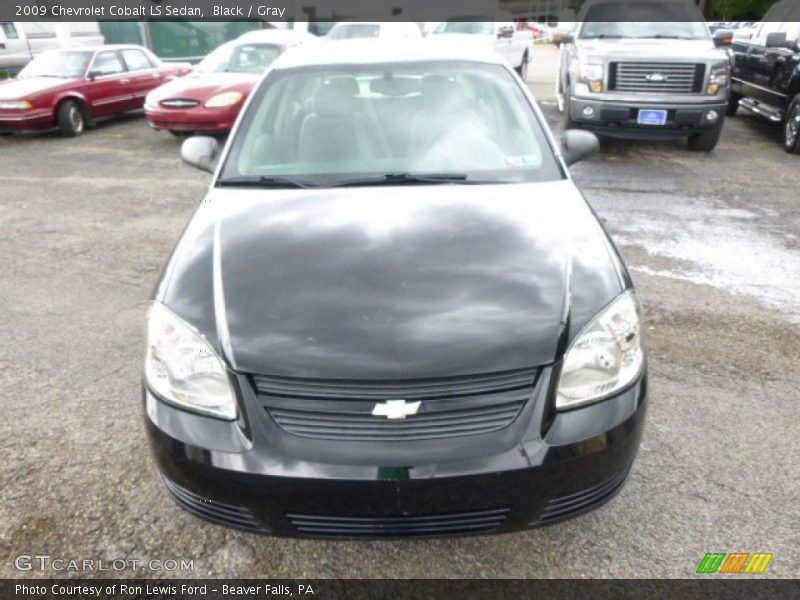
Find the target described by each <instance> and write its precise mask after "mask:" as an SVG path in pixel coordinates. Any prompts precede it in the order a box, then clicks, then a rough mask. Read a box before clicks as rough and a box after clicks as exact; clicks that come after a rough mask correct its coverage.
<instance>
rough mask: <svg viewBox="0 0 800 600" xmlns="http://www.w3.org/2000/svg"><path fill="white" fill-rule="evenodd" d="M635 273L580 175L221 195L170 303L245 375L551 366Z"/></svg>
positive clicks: (182, 266) (193, 237) (197, 225)
mask: <svg viewBox="0 0 800 600" xmlns="http://www.w3.org/2000/svg"><path fill="white" fill-rule="evenodd" d="M626 277H627V276H626V275H625V273H624V271H623V268H622V267H621V264H620V262H619V260H618V258H617V255H616V252H615V251H614V250H613V248H612V246H611V245H610V243H609V241H608V238H607V236H606V235H605V233H604V231H603V230H602V228H601V226H600V224H599V223H598V222H597V220H596V218H595V217H594V215H593V214H592V212H591V211H590V210H589V208H588V206H587V205H586V203H585V201H584V200H583V198H582V197H581V196H580V194H579V193H578V191H577V189H576V188H575V187H574V185H573V184H572V183H571V182H569V181H562V182H553V183H541V184H521V185H499V186H457V185H453V186H445V185H442V186H400V187H391V188H344V189H338V190H337V189H333V190H330V189H328V190H268V191H263V190H241V189H236V190H231V189H219V188H215V189H212V190H211V192H210V194H209V196H208V198H207V199H206V201H205V202H204V203H203V204H202V205H201V207H200V208H199V209H198V211H197V212H196V214H195V216H194V218H193V219H192V221H191V223H190V224H189V226H188V227H187V229H186V231H185V232H184V235H183V237H182V239H181V241H180V242H179V244H178V246H177V248H176V250H175V252H174V254H173V257H172V259H171V261H170V263H169V265H168V267H167V269H166V270H165V275H164V277H163V279H162V283H161V285H160V286H159V289H158V292H157V299H159V300H161V301H163V302H164V303H165V304H166V305H167V306H169V307H170V308H171V309H172V310H173V311H175V312H176V313H177V314H179V315H180V316H181V317H183V318H184V319H185V320H187V321H188V322H190V323H192V325H194V326H195V327H197V328H198V329H199V330H200V331H202V332H203V333H204V334H205V335H206V337H207V338H208V339H209V340H210V341H211V343H212V344H213V345H215V347H216V348H217V349H218V350H220V349H224V348H226V347H227V345H226V343H225V340H226V338H227V339H229V341H230V345H229V349H228V350H227V352H225V356H226V358H227V359H228V361H229V362H230V363H231V365H232V367H233V368H234V369H236V370H237V371H240V372H246V373H259V374H271V375H283V376H293V377H313V378H336V379H340V378H341V379H372V378H375V379H407V378H419V377H441V376H447V375H459V374H472V373H485V372H495V371H504V370H510V369H516V368H523V367H531V366H537V365H544V364H549V363H552V362H553V361H554V360H556V358H557V357H558V356H559V353H560V352H563V349H564V347H565V343H566V341H567V340H568V339H569V338H570V337H571V336H572V335H574V333H575V332H577V331H578V330H579V329H580V328H581V327H582V326H583V325H584V324H585V323H586V322H588V320H589V319H591V317H592V316H593V315H594V314H596V312H597V311H598V310H600V309H601V308H602V307H603V306H605V305H606V304H607V303H608V302H610V301H611V300H612V299H613V298H614V297H615V296H616V295H618V294H619V293H620V292H621V291H622V289H624V287H625V286H626V284H625V281H627V279H626ZM226 331H227V333H226Z"/></svg>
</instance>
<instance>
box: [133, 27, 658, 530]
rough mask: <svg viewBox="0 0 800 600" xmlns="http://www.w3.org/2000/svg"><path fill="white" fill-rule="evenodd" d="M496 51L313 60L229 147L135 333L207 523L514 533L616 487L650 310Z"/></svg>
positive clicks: (576, 510)
mask: <svg viewBox="0 0 800 600" xmlns="http://www.w3.org/2000/svg"><path fill="white" fill-rule="evenodd" d="M490 52H491V51H490V50H486V51H483V50H481V49H470V48H469V47H465V46H463V45H460V46H458V47H451V46H446V45H445V46H443V45H440V43H436V42H434V41H430V40H429V41H423V42H420V43H419V45H412V44H411V43H409V42H404V43H403V45H402V46H398V47H393V46H392V45H391V44H390V43H387V42H383V41H381V42H377V41H372V40H365V41H353V42H341V43H337V44H318V45H307V46H304V47H301V48H298V49H293V50H291V51H289V52H287V53H286V54H284V55H283V56H282V57H280V58H279V59H278V60H276V61H275V63H274V65H273V67H272V68H271V69H270V70H269V72H268V73H267V74H266V75H265V77H264V79H263V81H262V82H261V83H260V84H259V85H258V86H257V88H256V89H255V90H254V92H253V93H252V95H251V97H250V99H249V100H248V103H247V106H246V107H245V108H244V109H243V111H242V113H241V115H240V117H239V120H238V122H237V124H236V126H235V128H234V130H233V132H232V134H231V137H230V139H229V141H228V142H227V145H226V146H225V148H224V149H220V148H218V146H217V141H216V140H214V139H213V138H204V137H194V138H190V139H189V140H187V141H186V142H185V143H184V146H183V148H182V155H183V158H184V160H185V161H186V162H188V163H190V164H192V165H194V166H196V167H199V168H202V169H205V170H207V171H211V172H213V174H214V176H213V182H212V184H211V187H210V189H209V191H208V194H207V196H206V197H205V198H204V199H203V201H202V202H201V203H200V205H199V208H198V209H197V211H196V212H195V214H194V216H193V217H192V219H191V221H190V222H189V224H188V226H187V227H186V229H185V230H184V232H183V234H182V236H181V238H180V240H179V242H178V244H177V246H176V247H175V250H174V251H173V254H172V256H171V258H170V259H169V262H168V264H167V266H166V268H165V270H164V273H163V275H162V277H161V280H160V283H159V285H158V286H157V288H156V292H155V297H154V299H153V302H152V305H151V307H150V309H149V312H148V316H147V351H146V359H145V369H144V389H143V397H144V405H145V413H146V417H145V420H146V425H147V431H148V435H149V438H150V443H151V446H152V448H153V451H154V455H155V458H156V462H157V464H158V467H159V470H160V472H161V475H162V477H163V480H164V484H165V485H166V488H167V489H168V490H169V492H170V493H171V494H172V496H173V497H174V498H175V500H176V501H177V502H178V503H179V504H180V505H181V506H182V507H184V508H185V509H187V510H189V511H190V512H192V513H194V514H196V515H197V516H199V517H203V518H205V519H208V520H211V521H215V522H217V523H223V524H226V525H229V526H233V527H238V528H242V529H246V530H249V531H254V532H263V533H270V534H274V535H281V536H318V537H346V538H361V537H364V538H366V537H398V536H438V535H463V534H477V533H491V532H506V531H513V530H521V529H526V528H530V527H538V526H541V525H546V524H549V523H553V522H556V521H559V520H561V519H565V518H569V517H572V516H575V515H578V514H580V513H583V512H585V511H587V510H590V509H592V508H595V507H597V506H599V505H600V504H602V503H603V502H605V501H607V500H609V499H610V498H611V497H613V496H614V495H615V494H616V493H617V492H618V491H619V490H620V488H621V487H622V485H623V484H624V482H625V480H626V477H627V475H628V472H629V470H630V468H631V463H632V462H633V460H634V457H635V455H636V451H637V448H638V445H639V440H640V437H641V433H642V428H643V423H644V412H645V405H646V402H645V397H646V372H645V371H646V370H645V356H644V349H643V345H642V323H641V315H640V309H639V303H638V300H637V297H636V293H635V292H634V290H633V287H632V284H631V280H630V277H629V275H628V273H627V271H626V268H625V266H624V265H623V263H622V260H621V258H620V256H619V254H618V252H617V250H616V249H615V248H614V246H613V244H612V243H611V241H610V240H609V237H608V234H607V233H606V232H605V231H604V229H603V227H602V226H601V224H600V223H599V222H598V219H597V217H596V216H595V215H594V213H593V212H592V210H591V209H590V208H589V206H588V205H587V203H586V201H585V200H584V199H583V197H582V196H581V194H580V193H579V192H578V190H577V188H576V187H575V184H574V183H573V182H572V180H571V178H570V175H569V172H568V170H567V165H569V164H570V163H572V162H575V161H576V160H578V159H580V158H582V157H585V156H588V155H589V154H591V153H592V152H593V151H595V150H596V149H597V139H596V138H595V137H594V136H593V135H592V134H591V133H586V132H581V131H568V132H566V133H565V135H564V138H563V139H562V140H561V143H560V145H556V144H555V142H554V140H553V138H552V137H551V135H550V133H549V131H548V128H547V125H546V124H545V121H544V118H543V117H542V114H541V113H540V112H539V109H538V108H537V106H536V104H535V102H534V100H533V98H532V97H531V95H530V94H529V92H528V91H527V89H526V86H525V85H524V84H523V82H522V81H521V80H520V79H519V78H518V76H517V75H516V74H515V73H514V71H513V70H512V69H511V67H509V66H508V65H506V64H505V63H504V62H503V60H502V58H500V57H498V56H495V55H494V54H491V53H490Z"/></svg>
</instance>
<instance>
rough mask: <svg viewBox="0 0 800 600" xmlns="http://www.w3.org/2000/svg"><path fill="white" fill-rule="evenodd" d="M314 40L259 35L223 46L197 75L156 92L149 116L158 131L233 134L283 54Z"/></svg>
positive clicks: (147, 108) (302, 36)
mask: <svg viewBox="0 0 800 600" xmlns="http://www.w3.org/2000/svg"><path fill="white" fill-rule="evenodd" d="M308 39H313V38H310V36H308V35H307V34H299V33H297V32H294V31H291V30H288V31H287V30H279V29H269V30H259V31H252V32H249V33H246V34H244V35H243V36H241V37H240V38H238V39H236V40H234V41H232V42H228V43H226V44H223V45H222V46H220V47H219V48H217V49H216V50H214V51H213V52H212V53H211V54H209V55H208V56H207V57H206V58H205V59H203V61H202V62H200V63H199V64H198V65H197V66H196V67H195V69H194V71H193V72H192V74H191V75H189V76H187V77H184V78H182V79H179V80H176V81H171V82H169V83H166V84H164V85H162V86H161V87H159V88H157V89H155V90H153V91H152V92H151V93H150V94H148V96H147V99H146V101H145V105H144V109H145V117H146V118H147V122H148V123H150V126H151V127H153V129H157V130H160V131H164V130H166V131H169V132H171V133H173V134H175V135H178V134H182V133H226V132H228V131H230V130H231V128H232V127H233V124H234V122H235V121H236V117H237V116H238V114H239V110H241V108H242V105H243V104H244V101H245V99H246V98H247V96H248V94H249V93H250V90H252V89H253V87H254V86H255V84H256V83H258V81H259V80H260V79H261V76H262V75H263V74H264V72H265V71H266V70H267V68H269V66H270V64H272V61H274V60H275V59H276V58H277V57H278V56H279V55H280V54H282V53H283V52H284V51H286V50H287V49H288V48H290V47H292V46H295V45H297V44H300V43H303V42H304V41H307V40H308Z"/></svg>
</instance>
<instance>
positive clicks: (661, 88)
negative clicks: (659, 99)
mask: <svg viewBox="0 0 800 600" xmlns="http://www.w3.org/2000/svg"><path fill="white" fill-rule="evenodd" d="M704 77H705V65H704V64H702V63H700V64H694V63H650V62H612V63H611V64H610V65H609V73H608V80H609V81H608V89H609V91H615V92H629V93H634V94H697V93H699V92H701V91H702V89H703V78H704Z"/></svg>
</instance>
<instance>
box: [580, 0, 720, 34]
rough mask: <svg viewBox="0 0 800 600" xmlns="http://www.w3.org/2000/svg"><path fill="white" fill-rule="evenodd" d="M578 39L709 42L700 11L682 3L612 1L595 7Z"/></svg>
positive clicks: (588, 12)
mask: <svg viewBox="0 0 800 600" xmlns="http://www.w3.org/2000/svg"><path fill="white" fill-rule="evenodd" d="M650 19H656V20H655V21H651V20H650ZM578 37H579V39H584V40H585V39H596V38H600V39H602V38H642V39H647V38H651V39H661V38H665V39H687V40H706V39H710V36H709V33H708V29H707V27H706V25H705V22H704V20H703V15H702V14H701V13H700V11H699V10H697V8H696V7H695V6H694V5H691V4H687V3H680V2H679V3H675V2H665V3H663V4H662V3H658V2H642V3H636V2H610V3H607V4H598V5H596V6H592V7H591V8H590V9H589V10H588V11H587V13H586V17H585V22H584V24H583V26H582V27H581V32H580V35H579V36H578Z"/></svg>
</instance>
